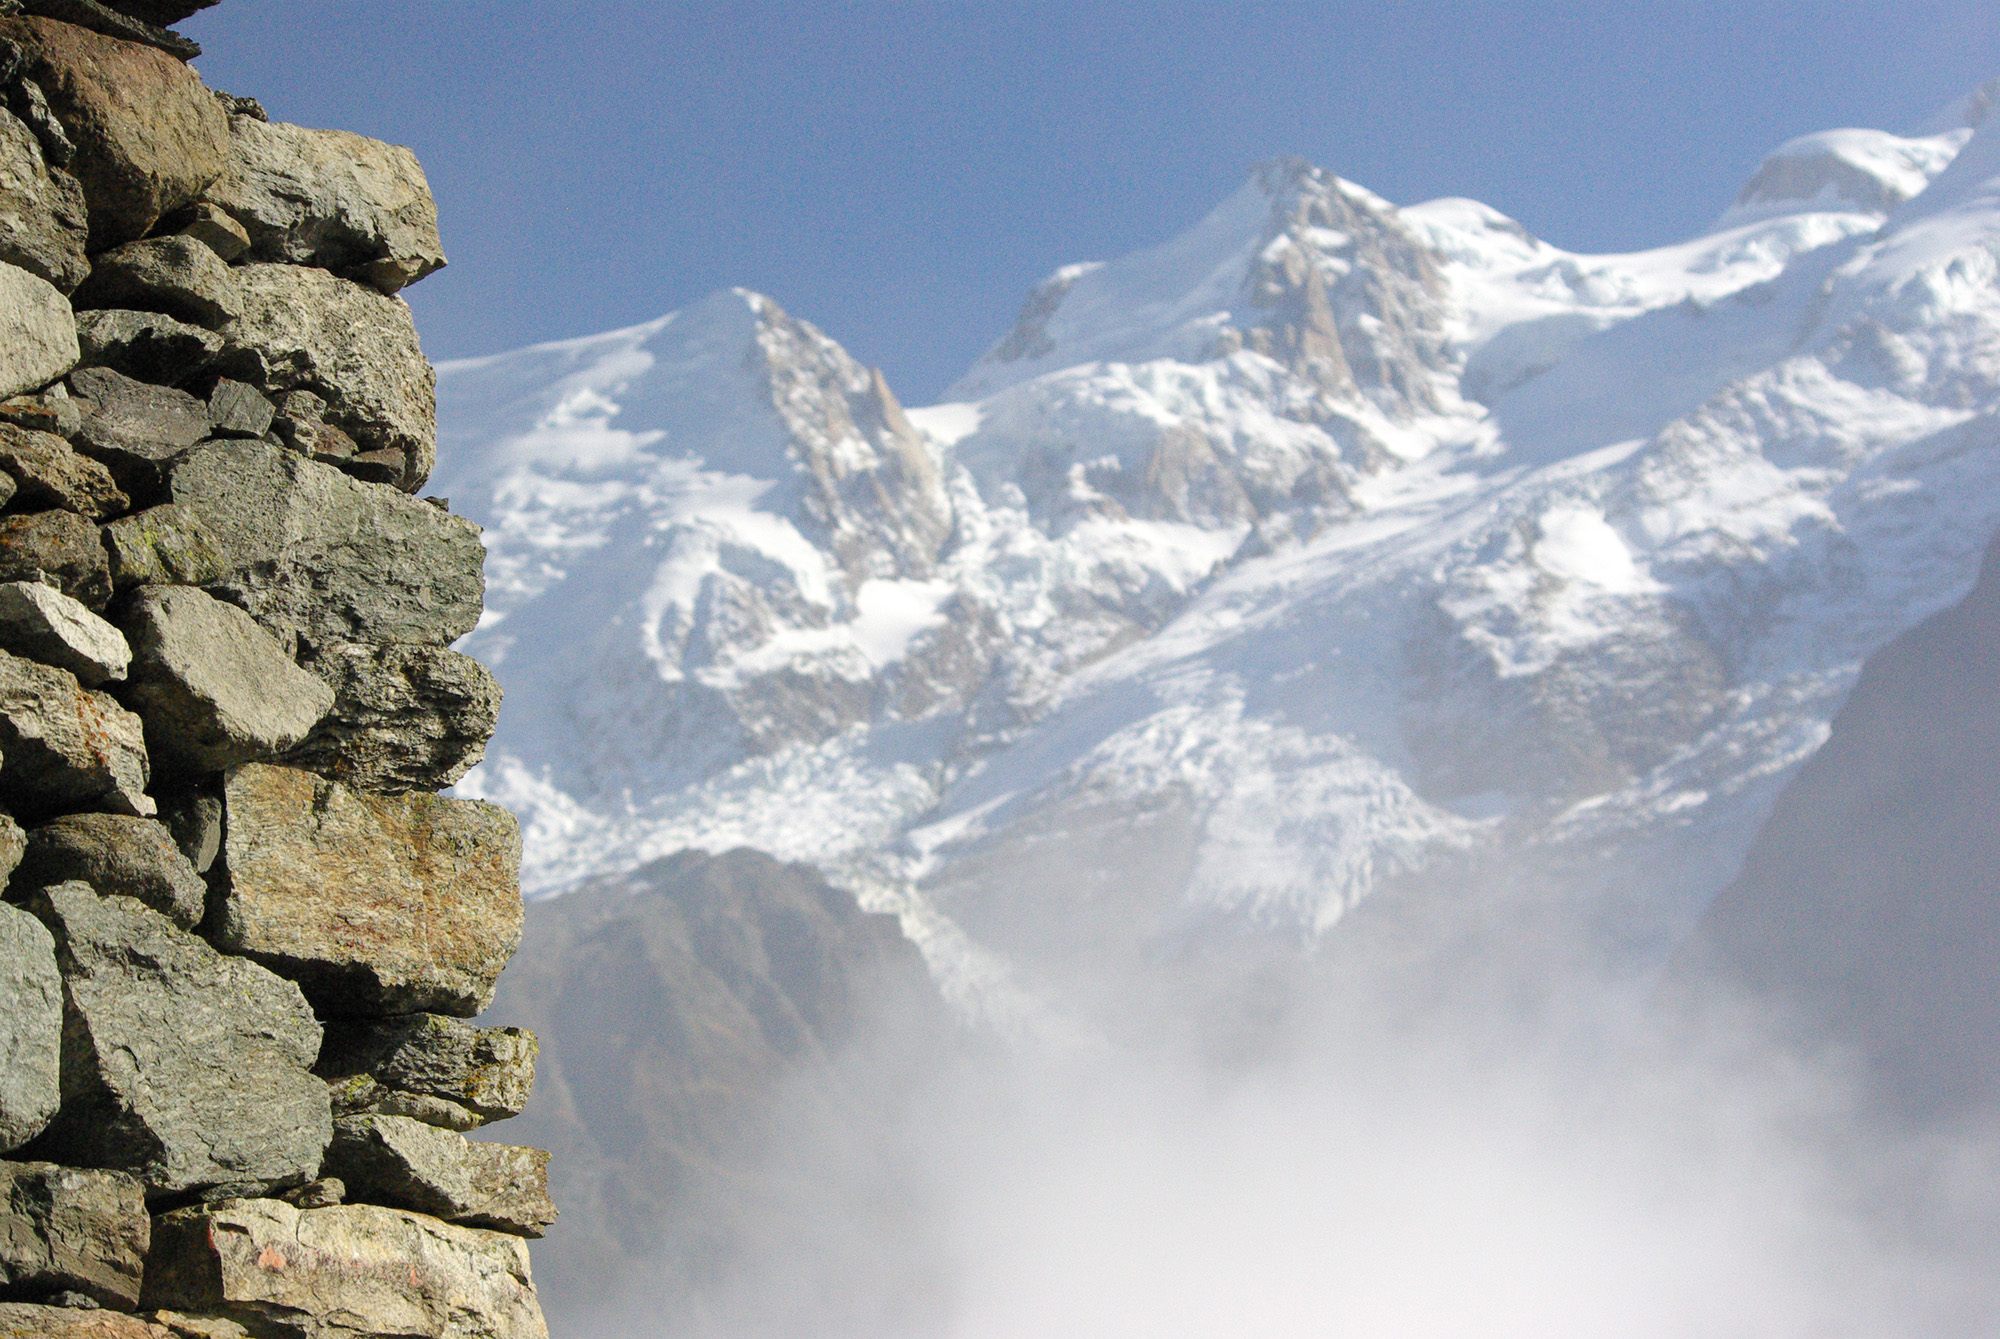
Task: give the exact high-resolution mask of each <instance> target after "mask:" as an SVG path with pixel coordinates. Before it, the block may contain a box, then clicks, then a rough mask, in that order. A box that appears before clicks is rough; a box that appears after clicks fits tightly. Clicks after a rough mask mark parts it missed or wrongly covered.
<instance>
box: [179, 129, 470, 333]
mask: <svg viewBox="0 0 2000 1339" xmlns="http://www.w3.org/2000/svg"><path fill="white" fill-rule="evenodd" d="M229 135H230V151H231V160H230V165H229V168H228V170H227V171H225V172H224V173H223V175H222V178H221V179H220V180H218V181H217V182H216V183H215V185H214V186H213V187H211V188H210V189H209V193H208V198H209V199H210V200H212V201H214V202H215V203H216V204H218V205H220V206H222V208H223V209H225V210H227V211H228V212H229V213H230V215H232V216H233V217H234V218H235V219H236V221H237V222H239V223H241V224H242V225H243V227H244V229H245V231H247V232H248V233H249V235H250V254H251V256H252V257H253V258H254V259H257V260H262V261H277V262H282V263H285V264H291V265H316V266H318V267H320V268H321V269H325V270H331V271H333V273H335V274H337V275H339V276H341V277H342V278H344V279H352V280H354V281H356V282H357V283H364V284H367V285H368V286H369V287H371V288H374V289H376V290H378V291H380V292H382V293H385V294H386V293H394V292H395V291H396V290H397V289H400V288H403V287H406V286H407V285H409V284H413V283H415V282H416V281H417V280H419V279H421V278H423V277H424V276H425V275H427V274H429V273H431V272H432V271H434V270H436V269H438V268H440V267H441V266H443V264H444V244H443V242H441V241H440V240H439V238H438V227H437V203H436V202H435V201H434V200H432V198H431V190H430V183H429V182H427V181H426V180H425V179H424V171H423V169H422V168H421V167H419V166H418V165H417V159H416V155H415V154H413V153H411V152H410V151H409V150H408V149H405V148H402V147H400V146H398V145H393V144H383V143H381V142H380V141H378V140H372V139H364V138H363V137H361V136H360V135H355V134H350V133H349V132H347V131H345V130H309V129H307V128H305V127H304V126H294V125H286V124H284V123H283V122H279V121H271V122H264V121H258V120H256V119H254V118H252V117H248V116H234V117H231V118H230V122H229Z"/></svg>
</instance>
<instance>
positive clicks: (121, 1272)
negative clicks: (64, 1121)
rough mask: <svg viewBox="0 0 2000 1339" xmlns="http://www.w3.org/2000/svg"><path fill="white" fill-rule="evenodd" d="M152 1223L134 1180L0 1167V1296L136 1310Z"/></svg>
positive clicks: (34, 1165) (31, 1166) (49, 1167)
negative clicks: (76, 1300)
mask: <svg viewBox="0 0 2000 1339" xmlns="http://www.w3.org/2000/svg"><path fill="white" fill-rule="evenodd" d="M152 1237H153V1220H152V1219H151V1218H149V1217H147V1215H146V1196H145V1191H144V1188H143V1187H142V1186H141V1185H140V1184H139V1180H138V1178H137V1177H133V1176H128V1175H126V1174H125V1173H124V1172H105V1171H87V1170H83V1169H80V1168H76V1167H58V1166H56V1165H55V1164H54V1163H50V1162H0V1288H5V1289H6V1290H7V1292H8V1293H9V1294H11V1295H12V1296H15V1297H22V1296H26V1297H33V1298H37V1299H42V1298H47V1297H48V1296H49V1295H50V1294H52V1293H62V1292H67V1293H75V1294H79V1295H81V1296H82V1297H85V1298H88V1299H90V1301H92V1302H94V1303H96V1304H97V1305H99V1306H108V1307H114V1308H116V1309H118V1310H121V1311H129V1310H131V1309H132V1308H133V1307H135V1306H137V1305H138V1304H139V1280H140V1278H141V1276H142V1275H143V1274H144V1273H145V1268H146V1247H147V1246H148V1244H149V1243H150V1242H151V1241H152Z"/></svg>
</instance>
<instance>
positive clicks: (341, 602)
mask: <svg viewBox="0 0 2000 1339" xmlns="http://www.w3.org/2000/svg"><path fill="white" fill-rule="evenodd" d="M384 300H385V301H386V299H384ZM168 488H169V493H170V497H171V500H170V501H169V502H168V503H166V504H165V505H163V506H158V507H153V508H151V509H149V510H147V511H142V512H139V513H137V514H135V515H132V516H127V517H122V518H121V519H119V520H116V521H113V522H112V523H111V524H110V525H109V526H106V527H105V544H106V546H107V547H108V549H109V551H110V564H111V569H112V573H113V575H114V577H115V579H116V581H117V583H118V585H119V586H120V587H121V588H123V587H127V586H136V585H170V584H171V585H188V586H202V587H205V588H207V589H209V590H211V591H214V592H216V593H218V594H226V595H227V597H228V600H229V602H230V603H232V604H236V605H240V606H241V607H242V608H244V609H247V610H249V611H250V613H251V615H252V616H254V617H255V618H256V619H257V621H258V622H260V623H262V624H263V625H264V626H265V627H267V628H269V629H271V630H272V631H273V632H276V633H278V634H279V635H280V636H281V637H301V638H304V639H305V640H307V641H309V642H311V643H312V644H313V645H315V646H326V645H332V644H334V643H338V642H407V643H414V644H420V645H433V646H443V645H446V644H448V643H450V642H452V641H455V640H456V639H458V638H459V637H462V636H464V635H465V634H466V633H468V632H470V631H471V630H472V628H473V626H474V625H475V624H477V623H478V621H479V614H480V610H481V607H482V601H483V599H484V597H485V590H486V584H485V577H484V574H483V564H484V562H485V559H486V550H485V548H484V547H483V546H482V545H481V544H480V542H479V527H478V526H475V525H473V524H472V523H471V522H470V521H467V520H465V519H464V518H462V517H457V516H451V515H448V514H447V513H445V512H443V511H440V510H439V509H438V508H436V507H433V506H431V505H430V504H429V503H426V502H420V501H418V500H417V499H416V498H412V497H405V496H403V495H402V494H400V493H397V492H395V491H394V490H392V489H387V488H380V487H374V486H371V485H368V484H364V483H360V482H358V481H356V480H354V479H350V478H348V477H347V476H346V475H345V474H342V473H341V472H340V471H339V470H336V469H333V468H331V467H329V466H325V465H320V464H316V463H314V462H313V461H310V460H307V459H305V458H304V457H303V456H300V455H299V454H297V453H296V452H293V451H289V450H286V449H285V448H283V447H276V446H270V445H267V444H265V443H263V442H250V441H224V442H208V443H204V444H203V445H201V446H198V447H196V448H194V449H193V450H192V451H190V452H188V454H187V455H186V456H185V457H184V458H183V459H181V460H180V461H178V462H176V464H175V465H174V467H173V470H172V472H171V475H170V478H169V483H168Z"/></svg>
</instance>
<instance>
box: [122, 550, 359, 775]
mask: <svg viewBox="0 0 2000 1339" xmlns="http://www.w3.org/2000/svg"><path fill="white" fill-rule="evenodd" d="M119 622H120V623H121V624H122V625H123V626H124V628H125V633H126V635H127V637H129V638H130V639H131V643H132V657H133V658H132V671H131V672H132V684H131V687H130V688H129V689H127V690H126V693H125V700H126V701H127V702H129V703H131V704H132V706H133V708H134V709H135V710H137V711H138V713H139V715H140V717H141V718H142V719H143V720H144V721H145V723H146V740H147V745H148V747H149V748H150V749H151V751H152V755H153V756H154V757H155V758H156V759H157V760H158V762H159V764H160V766H162V767H169V766H171V767H174V768H177V769H178V770H181V771H185V772H194V773H200V772H219V771H221V770H223V769H224V768H227V767H234V766H236V765H237V764H238V763H246V762H253V761H256V760H259V759H264V758H273V757H276V756H277V755H279V754H281V753H283V752H284V751H285V750H286V749H289V748H291V747H292V746H293V745H294V744H297V743H298V742H299V741H300V740H302V739H304V738H305V737H306V735H307V734H308V733H310V732H311V730H312V728H313V726H314V725H316V724H317V723H318V722H319V719H320V717H322V716H324V715H326V713H327V709H328V708H329V707H331V706H332V705H333V690H332V689H331V688H329V687H327V686H326V685H325V684H324V683H322V682H320V681H319V680H318V679H317V678H315V677H313V676H312V675H311V674H308V673H306V671H304V670H302V669H300V668H299V667H298V666H297V665H295V664H293V663H292V661H291V658H290V657H289V656H287V655H286V654H285V648H284V647H283V646H282V645H280V644H279V642H278V639H277V638H276V637H273V636H272V635H271V634H270V633H268V632H266V631H265V630H264V629H263V628H262V627H260V626H258V623H257V620H256V619H254V618H252V617H250V615H248V614H246V613H244V612H243V611H242V610H241V609H238V608H236V607H235V606H234V605H229V604H224V603H223V602H222V601H220V600H218V599H216V598H215V597H214V596H212V595H209V594H208V593H206V592H205V591H200V590H196V589H194V588H193V587H190V586H149V587H145V588H143V589H141V590H140V591H139V592H138V594H137V595H135V596H133V597H132V599H131V600H130V601H128V602H126V604H125V606H124V608H123V609H122V610H121V611H120V618H119Z"/></svg>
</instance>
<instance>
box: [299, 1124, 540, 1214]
mask: <svg viewBox="0 0 2000 1339" xmlns="http://www.w3.org/2000/svg"><path fill="white" fill-rule="evenodd" d="M548 1163H549V1155H548V1154H546V1153H544V1152H542V1151H541V1150H540V1149H532V1148H516V1147H513V1146H511V1145H507V1144H475V1143H473V1142H472V1141H471V1140H469V1139H467V1138H466V1137H465V1136H464V1135H462V1134H455V1133H453V1132H452V1131H450V1130H440V1129H438V1128H437V1127H436V1126H433V1125H426V1124H424V1123H423V1122H422V1121H416V1120H411V1119H409V1118H408V1117H404V1116H343V1117H341V1118H340V1119H338V1120H336V1121H334V1123H333V1142H332V1143H331V1144H329V1145H328V1146H327V1150H326V1170H327V1173H328V1175H331V1176H337V1177H339V1178H340V1181H341V1184H342V1185H344V1186H345V1187H346V1188H347V1196H348V1199H349V1200H350V1201H352V1202H358V1203H363V1204H386V1205H388V1206H390V1207H391V1208H397V1209H414V1210H415V1211H416V1212H418V1213H427V1214H430V1215H431V1216H432V1217H434V1218H442V1219H444V1220H445V1221H446V1222H450V1223H465V1224H467V1225H469V1226H472V1227H488V1228H492V1229H494V1230H495V1231H498V1232H511V1233H513V1234H514V1235H516V1236H521V1237H539V1236H542V1235H544V1234H545V1233H546V1232H547V1231H548V1228H549V1224H551V1223H553V1222H554V1221H555V1219H556V1209H555V1205H554V1204H553V1203H551V1202H550V1200H549V1178H548Z"/></svg>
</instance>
